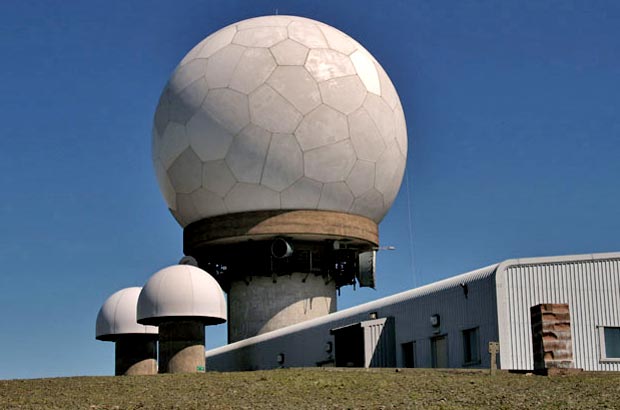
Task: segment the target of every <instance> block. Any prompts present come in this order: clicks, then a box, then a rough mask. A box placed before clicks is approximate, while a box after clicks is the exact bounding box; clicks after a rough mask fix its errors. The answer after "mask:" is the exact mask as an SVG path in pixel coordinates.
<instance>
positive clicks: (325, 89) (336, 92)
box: [319, 75, 366, 114]
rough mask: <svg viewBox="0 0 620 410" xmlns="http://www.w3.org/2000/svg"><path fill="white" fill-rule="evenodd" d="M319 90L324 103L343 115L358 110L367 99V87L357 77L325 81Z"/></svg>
mask: <svg viewBox="0 0 620 410" xmlns="http://www.w3.org/2000/svg"><path fill="white" fill-rule="evenodd" d="M319 89H320V90H321V97H322V99H323V102H324V103H325V104H327V105H329V106H330V107H332V108H334V109H336V110H338V111H340V112H341V113H343V114H350V113H352V112H353V111H355V110H357V109H358V108H359V107H360V106H361V105H362V103H363V102H364V98H365V97H366V87H364V84H362V82H361V81H360V79H359V77H358V76H356V75H352V76H349V77H340V78H332V79H331V80H327V81H323V82H322V83H320V84H319Z"/></svg>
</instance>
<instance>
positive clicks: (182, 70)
mask: <svg viewBox="0 0 620 410" xmlns="http://www.w3.org/2000/svg"><path fill="white" fill-rule="evenodd" d="M206 71H207V60H204V59H197V60H196V59H194V60H192V61H190V62H188V63H187V64H185V65H182V66H179V67H177V69H176V70H175V71H174V73H173V74H172V77H171V78H170V82H169V83H168V88H169V89H170V90H172V92H175V93H180V92H181V91H182V90H183V89H185V87H187V86H188V85H190V84H191V83H193V82H194V81H196V80H198V79H199V78H203V77H204V76H205V72H206Z"/></svg>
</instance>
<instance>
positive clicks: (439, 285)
mask: <svg viewBox="0 0 620 410" xmlns="http://www.w3.org/2000/svg"><path fill="white" fill-rule="evenodd" d="M498 266H499V264H493V265H490V266H487V267H484V268H480V269H476V270H474V271H471V272H467V273H463V274H461V275H457V276H453V277H451V278H448V279H444V280H441V281H439V282H434V283H431V284H428V285H425V286H421V287H419V288H415V289H411V290H407V291H405V292H401V293H397V294H395V295H392V296H387V297H384V298H381V299H377V300H374V301H372V302H367V303H364V304H361V305H357V306H354V307H351V308H348V309H343V310H340V311H338V312H335V313H331V314H329V315H326V316H322V317H319V318H316V319H311V320H308V321H305V322H302V323H298V324H295V325H292V326H287V327H284V328H282V329H278V330H274V331H272V332H268V333H263V334H262V335H258V336H254V337H250V338H248V339H245V340H240V341H238V342H235V343H231V344H229V345H226V346H222V347H218V348H215V349H212V350H209V351H207V352H206V354H207V357H209V356H215V355H218V354H222V353H225V352H227V351H230V350H235V349H239V348H241V347H244V346H250V345H253V344H256V343H260V342H264V341H266V340H270V339H274V338H276V337H280V336H283V335H287V334H291V333H295V332H298V331H300V330H305V329H309V328H312V327H314V326H320V325H323V324H326V323H329V322H333V321H337V320H339V319H345V318H347V317H350V316H354V315H357V314H360V313H364V312H367V311H372V310H375V309H380V308H382V307H385V306H389V305H393V304H397V303H400V302H403V301H406V300H411V299H415V298H419V297H422V296H427V295H431V294H433V293H437V292H442V291H444V290H447V289H451V288H456V287H459V286H460V285H461V284H462V283H471V282H474V281H477V280H480V279H484V278H488V277H489V276H493V275H495V271H496V270H497V267H498Z"/></svg>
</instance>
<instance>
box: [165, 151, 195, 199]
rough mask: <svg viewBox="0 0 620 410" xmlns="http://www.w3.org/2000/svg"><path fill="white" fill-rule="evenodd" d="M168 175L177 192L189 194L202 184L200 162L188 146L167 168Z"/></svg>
mask: <svg viewBox="0 0 620 410" xmlns="http://www.w3.org/2000/svg"><path fill="white" fill-rule="evenodd" d="M168 176H169V177H170V182H172V186H173V187H174V189H175V191H176V192H177V193H180V194H189V193H191V192H192V191H195V190H196V189H198V188H200V186H201V185H202V162H201V161H200V158H198V155H196V154H195V153H194V151H192V149H191V148H188V149H186V150H185V151H183V153H182V154H181V155H179V157H178V158H177V159H176V160H175V161H174V162H173V163H172V165H171V166H170V168H168Z"/></svg>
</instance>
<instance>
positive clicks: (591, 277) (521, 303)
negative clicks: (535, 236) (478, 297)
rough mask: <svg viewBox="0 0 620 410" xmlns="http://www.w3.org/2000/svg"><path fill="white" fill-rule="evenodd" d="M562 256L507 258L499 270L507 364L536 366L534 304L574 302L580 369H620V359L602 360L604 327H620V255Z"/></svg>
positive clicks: (504, 363)
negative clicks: (601, 334)
mask: <svg viewBox="0 0 620 410" xmlns="http://www.w3.org/2000/svg"><path fill="white" fill-rule="evenodd" d="M560 259H562V258H536V259H526V260H523V259H522V260H515V261H507V262H505V263H502V264H501V265H500V267H499V268H498V272H497V292H498V296H497V297H498V310H499V326H500V343H501V346H500V349H501V360H502V368H508V369H520V370H529V369H532V368H533V354H532V333H531V327H530V312H529V309H530V307H531V306H534V305H537V304H539V303H568V305H569V309H570V315H571V333H572V339H573V359H574V362H575V367H577V368H582V369H584V370H614V371H618V370H620V363H618V362H615V363H613V362H601V360H600V357H601V352H600V342H601V341H600V340H599V329H598V327H600V326H620V255H619V254H601V255H585V256H575V257H569V258H564V259H569V260H564V261H562V260H560ZM545 261H546V262H545ZM508 306H509V308H507V307H508Z"/></svg>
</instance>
